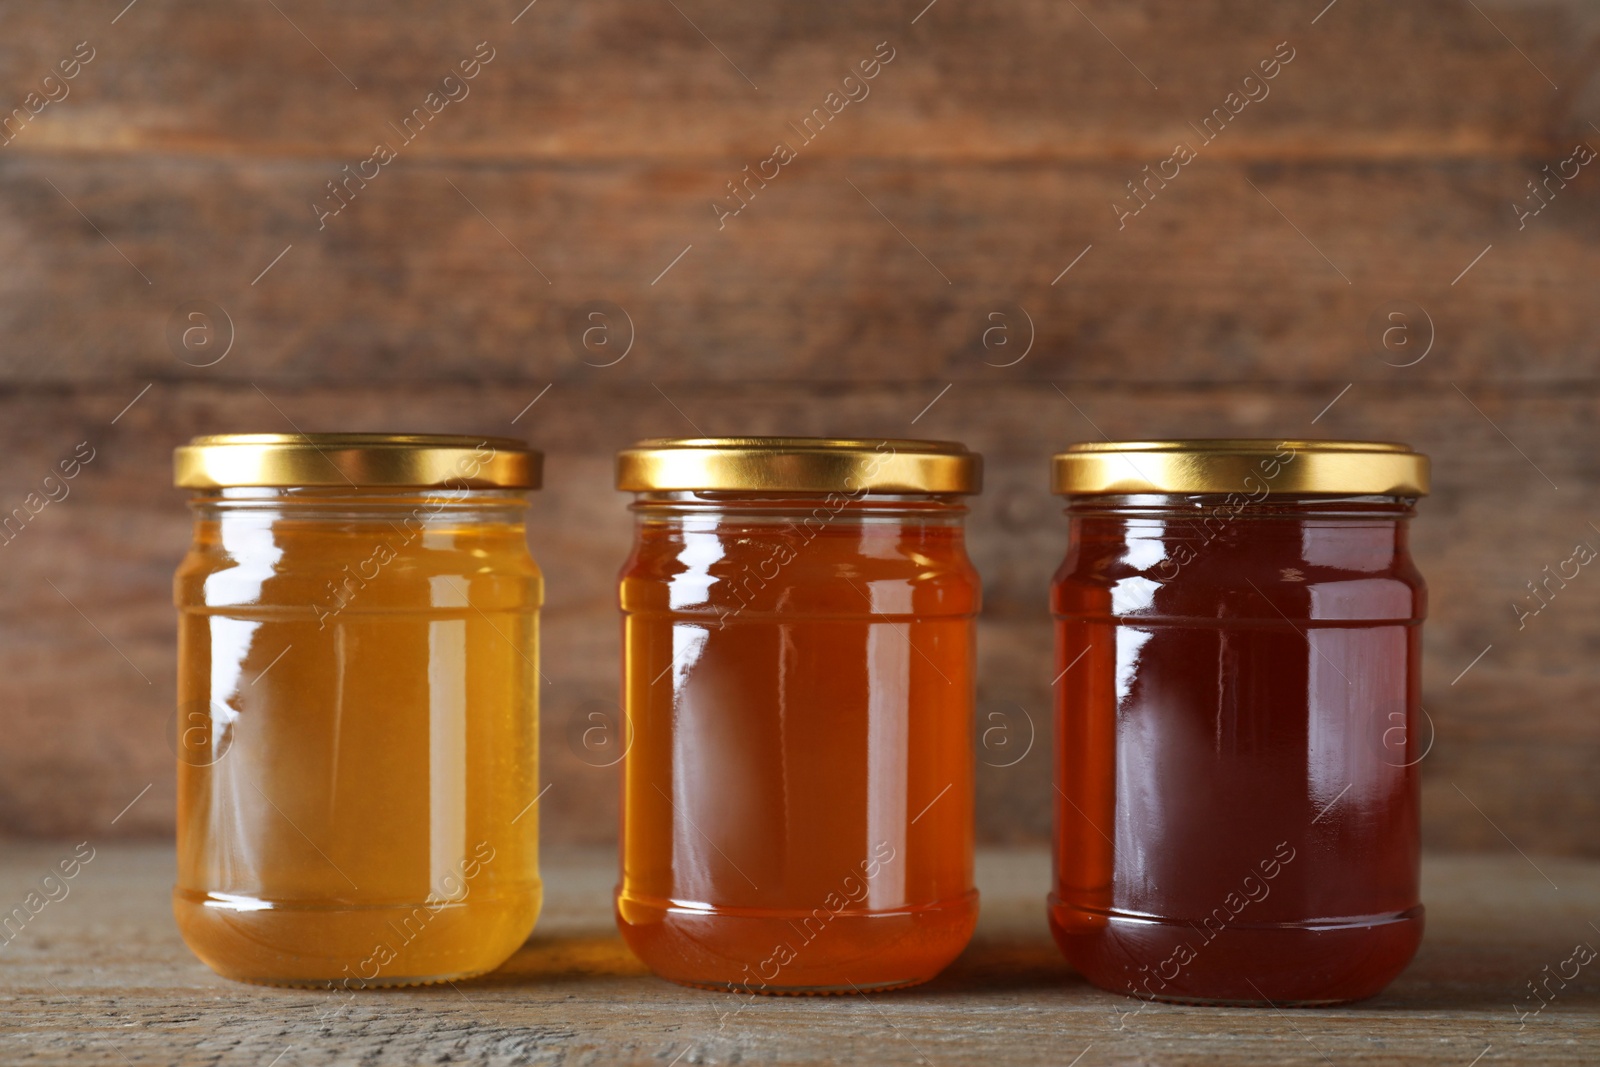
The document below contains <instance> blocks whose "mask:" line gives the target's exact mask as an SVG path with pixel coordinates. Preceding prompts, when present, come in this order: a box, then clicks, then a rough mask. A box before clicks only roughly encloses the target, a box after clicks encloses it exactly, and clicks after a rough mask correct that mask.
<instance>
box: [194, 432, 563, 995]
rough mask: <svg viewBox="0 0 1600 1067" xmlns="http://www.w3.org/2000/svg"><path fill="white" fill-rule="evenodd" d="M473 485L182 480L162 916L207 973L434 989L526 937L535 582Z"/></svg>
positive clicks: (533, 837)
mask: <svg viewBox="0 0 1600 1067" xmlns="http://www.w3.org/2000/svg"><path fill="white" fill-rule="evenodd" d="M233 440H237V438H235V439H233ZM318 440H319V442H320V447H321V448H322V449H323V450H324V451H330V452H331V451H334V449H335V447H336V446H337V445H341V444H342V445H347V446H348V447H349V448H350V449H352V450H355V449H358V448H359V449H364V450H366V451H368V452H370V451H371V450H372V448H373V447H375V446H373V445H372V444H371V443H370V442H357V443H356V444H350V442H348V441H346V440H340V441H336V442H333V443H330V442H328V441H327V440H324V439H321V438H319V439H318ZM423 440H436V439H423ZM458 444H459V443H458ZM478 444H479V442H478V441H476V440H475V439H474V440H471V445H470V446H466V445H461V446H460V447H464V448H465V447H471V448H472V449H473V451H472V452H471V453H469V454H472V455H478V456H479V457H480V460H479V463H480V466H482V465H484V464H489V463H492V462H493V461H492V460H485V459H482V453H480V452H477V451H476V446H477V445H478ZM212 447H213V448H215V447H217V446H212ZM441 447H442V446H441ZM491 447H492V446H491ZM508 447H510V446H508V445H506V444H505V443H502V444H501V448H502V449H504V448H508ZM519 447H523V448H525V446H519ZM337 454H338V453H335V455H337ZM466 469H467V470H472V466H471V464H470V463H469V464H468V466H467V468H466ZM363 472H365V473H364V475H363ZM346 473H350V474H353V475H355V476H357V477H363V476H364V477H365V478H367V479H370V478H371V477H372V472H371V470H370V467H369V468H360V467H356V468H355V469H353V470H347V471H346ZM257 480H260V479H257ZM302 480H309V479H306V478H304V475H303V474H302ZM485 480H487V476H485ZM502 480H503V479H502ZM511 480H515V479H511ZM524 480H526V479H524ZM475 481H478V478H477V477H464V476H460V482H459V485H460V487H459V488H457V487H452V485H451V484H450V482H448V481H446V482H445V484H443V485H439V486H432V487H430V486H422V487H399V486H370V485H363V486H352V485H343V486H329V485H304V484H301V485H294V486H218V487H197V492H196V495H195V498H194V500H193V504H192V506H193V510H194V512H195V535H194V542H193V545H192V547H191V549H190V551H189V554H188V556H187V557H186V558H185V560H184V561H183V564H182V565H181V567H180V569H179V571H178V574H177V578H176V582H175V594H176V599H177V603H178V606H179V609H180V616H179V668H178V669H179V692H178V701H179V717H178V731H179V732H178V737H177V748H178V754H179V763H178V881H177V886H176V888H175V891H174V910H175V914H176V916H177V919H178V924H179V928H180V931H181V932H182V934H183V936H184V939H185V941H186V942H187V943H188V944H189V946H190V948H191V949H192V950H193V951H194V952H195V953H196V955H198V956H199V957H200V958H201V959H202V960H204V961H205V962H206V963H207V964H208V965H210V966H211V967H212V968H213V969H215V970H216V971H218V972H219V973H221V974H224V975H226V976H228V977H233V978H239V979H243V980H248V981H257V982H270V983H281V984H316V985H322V984H333V985H338V986H341V987H346V988H351V989H356V988H361V987H365V986H371V985H406V984H416V983H422V982H431V981H444V980H448V979H452V978H458V977H464V976H468V975H472V974H477V973H482V972H484V971H486V970H490V969H492V968H493V967H495V966H497V965H498V964H499V963H501V962H502V961H503V960H504V959H505V958H506V957H507V956H509V955H510V954H511V953H512V952H513V951H515V949H516V948H517V947H518V946H519V945H520V944H521V943H522V942H523V940H525V938H526V937H527V935H528V933H529V931H530V930H531V929H532V926H533V923H534V921H535V919H536V917H537V915H538V912H539V907H540V901H541V893H540V883H539V877H538V865H537V851H538V817H537V809H536V808H534V807H533V801H534V798H535V796H536V795H537V792H538V786H537V726H536V723H537V719H536V707H537V680H538V674H537V666H536V664H537V656H538V628H537V626H538V624H537V608H538V606H539V604H540V602H541V600H542V578H541V576H540V572H539V569H538V567H537V566H536V565H535V564H534V562H533V559H532V557H531V556H530V555H529V553H528V550H527V544H526V535H525V530H524V524H523V512H524V511H525V508H526V493H525V492H524V491H523V489H522V488H504V487H500V486H498V485H494V484H488V485H483V484H482V482H481V481H478V484H474V483H475Z"/></svg>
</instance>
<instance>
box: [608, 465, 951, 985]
mask: <svg viewBox="0 0 1600 1067" xmlns="http://www.w3.org/2000/svg"><path fill="white" fill-rule="evenodd" d="M617 487H618V488H619V489H623V490H631V491H633V492H635V493H637V494H638V496H637V500H636V503H635V504H634V505H633V511H634V514H635V516H636V518H637V527H636V538H635V541H634V548H633V553H632V555H631V556H630V557H629V559H628V561H627V563H626V564H625V565H624V567H623V569H622V574H621V594H620V595H621V607H622V613H623V648H624V665H623V696H624V700H625V702H626V716H627V721H628V723H629V727H630V730H631V737H630V738H629V740H630V742H631V744H630V747H629V749H628V752H627V756H626V759H625V764H624V774H623V782H622V810H623V823H622V842H621V846H622V882H621V884H620V886H619V887H618V889H617V896H616V910H617V923H618V926H619V927H620V929H621V931H622V936H623V938H624V940H626V941H627V943H628V945H629V947H630V948H632V949H633V951H634V952H635V953H636V954H637V955H638V956H639V958H640V959H642V960H643V961H644V962H645V963H646V964H647V965H648V966H649V967H650V968H651V970H653V971H655V972H656V973H657V974H659V975H661V976H662V977H665V978H669V979H671V980H673V981H676V982H681V983H684V984H687V985H693V986H701V987H704V988H710V989H732V990H737V991H739V992H749V993H849V992H862V991H870V990H877V989H888V988H893V987H897V986H906V985H912V984H915V983H918V982H924V981H927V980H928V979H930V978H932V977H933V976H934V975H936V974H938V973H939V971H940V970H942V969H943V968H944V967H945V966H946V965H947V964H949V963H950V961H951V960H953V959H955V957H956V956H957V955H959V954H960V952H961V950H962V949H963V948H964V947H965V946H966V944H967V941H968V939H969V938H970V937H971V935H972V929H973V926H974V924H975V923H976V921H977V908H978V898H977V891H976V890H975V889H974V888H973V878H972V850H973V840H972V839H973V776H974V754H973V744H972V736H973V702H974V678H973V651H974V642H973V634H974V620H975V616H976V615H977V612H978V608H979V583H978V576H977V573H976V572H975V571H974V569H973V567H972V563H971V561H970V560H968V558H967V553H966V547H965V542H964V539H963V529H962V520H963V516H964V515H965V513H966V508H965V507H964V506H963V504H962V503H961V498H962V496H963V495H964V494H970V493H975V492H977V491H978V487H979V457H977V456H976V455H973V454H972V453H970V452H968V451H967V450H966V449H965V448H964V447H962V446H960V445H955V444H945V443H940V442H928V441H845V440H831V439H812V438H737V439H733V438H728V439H692V440H658V441H645V442H641V443H640V445H638V446H637V447H635V448H633V449H631V450H628V451H625V452H623V453H622V454H621V455H620V456H619V457H618V476H617Z"/></svg>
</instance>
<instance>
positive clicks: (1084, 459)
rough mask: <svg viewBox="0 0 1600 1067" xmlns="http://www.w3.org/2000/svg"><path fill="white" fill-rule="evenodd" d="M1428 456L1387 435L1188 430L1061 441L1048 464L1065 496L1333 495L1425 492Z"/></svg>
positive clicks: (1055, 488) (1055, 485)
mask: <svg viewBox="0 0 1600 1067" xmlns="http://www.w3.org/2000/svg"><path fill="white" fill-rule="evenodd" d="M1428 474H1429V462H1428V457H1427V456H1426V455H1424V454H1422V453H1420V452H1417V451H1415V450H1414V449H1413V448H1412V447H1411V446H1410V445H1405V444H1399V443H1396V442H1390V441H1317V440H1282V439H1277V438H1221V437H1219V438H1192V439H1188V440H1171V441H1091V442H1080V443H1077V444H1072V445H1069V446H1067V449H1066V450H1065V451H1063V452H1058V453H1057V454H1056V455H1055V457H1054V460H1053V461H1052V467H1051V490H1052V492H1055V493H1058V494H1062V495H1065V496H1080V495H1105V494H1118V495H1129V494H1141V493H1237V494H1240V495H1243V496H1247V497H1251V498H1260V499H1264V498H1265V496H1266V495H1267V494H1269V493H1303V494H1328V495H1335V496H1369V495H1370V496H1403V497H1419V496H1426V495H1427V494H1428Z"/></svg>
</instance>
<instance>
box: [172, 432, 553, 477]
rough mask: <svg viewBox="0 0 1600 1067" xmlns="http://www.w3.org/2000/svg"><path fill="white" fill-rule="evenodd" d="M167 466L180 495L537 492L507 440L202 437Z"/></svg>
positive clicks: (536, 462)
mask: <svg viewBox="0 0 1600 1067" xmlns="http://www.w3.org/2000/svg"><path fill="white" fill-rule="evenodd" d="M172 460H173V484H174V485H176V486H178V487H179V488H182V489H232V488H243V487H252V486H259V487H263V488H292V487H298V486H343V487H349V488H358V489H360V488H369V487H381V486H410V487H416V488H429V487H439V486H442V487H446V488H452V489H537V488H539V486H540V484H541V481H542V475H543V466H544V463H543V461H544V456H543V454H542V453H540V452H539V451H537V450H535V449H533V448H530V447H529V446H528V443H527V442H526V441H523V440H520V439H518V438H515V437H480V436H469V435H463V434H407V433H312V434H304V433H229V434H210V435H206V436H201V437H196V438H194V439H192V440H191V441H190V442H189V443H188V444H187V445H180V446H179V447H178V448H176V449H174V450H173V454H172Z"/></svg>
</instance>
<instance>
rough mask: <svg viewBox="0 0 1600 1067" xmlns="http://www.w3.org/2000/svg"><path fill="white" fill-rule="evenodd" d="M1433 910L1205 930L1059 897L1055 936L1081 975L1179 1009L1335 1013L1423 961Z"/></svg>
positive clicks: (1054, 907) (1053, 909) (1053, 916)
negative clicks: (1420, 949)
mask: <svg viewBox="0 0 1600 1067" xmlns="http://www.w3.org/2000/svg"><path fill="white" fill-rule="evenodd" d="M1422 929H1423V907H1422V905H1420V904H1419V905H1417V906H1416V907H1413V908H1408V909H1406V910H1405V911H1401V912H1393V913H1389V914H1384V915H1365V916H1359V917H1353V918H1342V919H1333V920H1323V921H1316V922H1306V923H1253V924H1246V923H1238V924H1235V925H1232V926H1229V927H1226V928H1224V929H1222V930H1207V929H1206V928H1204V927H1202V926H1201V924H1200V923H1199V922H1198V921H1197V922H1192V923H1191V922H1185V921H1182V920H1157V919H1151V918H1150V917H1148V916H1144V915H1138V916H1134V915H1128V914H1121V913H1118V912H1115V911H1109V912H1108V911H1101V910H1095V909H1086V908H1077V907H1073V906H1070V905H1067V904H1063V903H1061V902H1060V901H1058V900H1056V899H1055V898H1054V897H1052V898H1051V904H1050V931H1051V933H1052V934H1054V935H1055V939H1056V944H1057V945H1058V946H1060V948H1061V952H1062V954H1063V955H1065V956H1066V958H1067V962H1068V963H1070V964H1072V966H1073V967H1074V969H1076V970H1077V971H1078V972H1079V973H1080V974H1082V975H1083V976H1084V977H1085V978H1086V979H1088V980H1089V981H1090V982H1091V983H1092V984H1094V985H1096V986H1098V987H1099V988H1101V989H1104V990H1107V991H1108V992H1112V993H1121V994H1123V995H1125V996H1129V997H1134V998H1136V999H1139V1000H1157V1001H1163V1002H1166V1003H1172V1004H1195V1005H1217V1006H1231V1007H1276V1008H1284V1007H1300V1008H1310V1007H1327V1006H1330V1005H1334V1004H1348V1003H1350V1002H1352V1001H1357V1000H1365V999H1366V998H1367V997H1371V996H1375V995H1377V994H1378V993H1380V992H1382V991H1383V989H1384V987H1385V986H1387V985H1388V984H1389V983H1390V982H1391V981H1393V980H1394V979H1395V977H1397V976H1398V975H1399V974H1400V972H1401V971H1403V970H1404V969H1405V967H1406V964H1408V963H1410V962H1411V958H1412V956H1414V955H1416V951H1417V946H1418V945H1419V944H1420V943H1421V941H1422Z"/></svg>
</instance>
